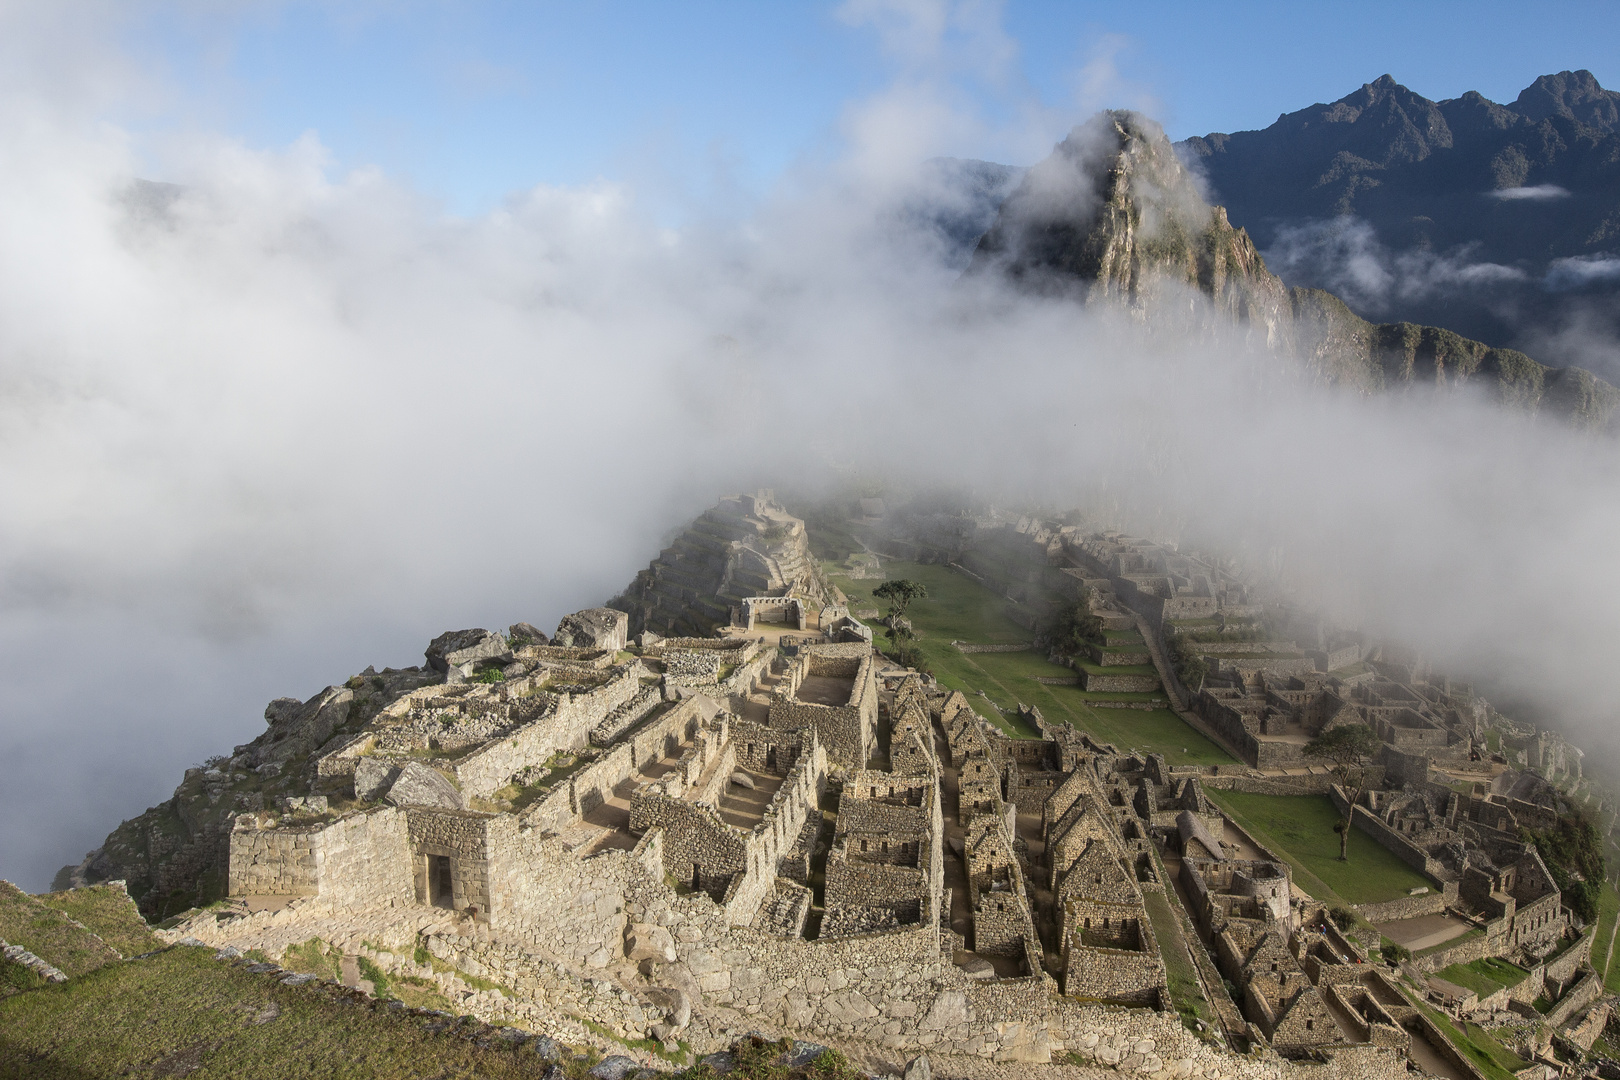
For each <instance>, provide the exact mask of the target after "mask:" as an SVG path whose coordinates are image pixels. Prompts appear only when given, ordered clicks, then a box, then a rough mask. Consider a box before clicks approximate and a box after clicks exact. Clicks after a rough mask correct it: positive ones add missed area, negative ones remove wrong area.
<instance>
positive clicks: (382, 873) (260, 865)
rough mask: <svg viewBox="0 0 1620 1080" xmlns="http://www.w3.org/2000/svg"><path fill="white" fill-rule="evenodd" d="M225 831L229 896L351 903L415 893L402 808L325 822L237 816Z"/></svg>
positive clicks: (395, 900)
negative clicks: (261, 822) (286, 824)
mask: <svg viewBox="0 0 1620 1080" xmlns="http://www.w3.org/2000/svg"><path fill="white" fill-rule="evenodd" d="M237 820H238V822H239V823H240V824H239V826H238V827H237V828H236V829H234V830H233V831H232V832H231V834H230V854H229V873H228V879H227V880H228V885H227V888H228V892H229V895H231V896H313V897H319V898H320V899H321V900H322V901H325V902H331V903H338V904H345V903H353V904H356V905H372V904H379V905H382V906H389V905H393V904H403V903H409V902H410V901H411V899H412V897H413V889H412V883H411V864H410V851H409V848H408V846H407V842H406V820H405V812H404V811H401V810H397V809H394V808H393V807H387V808H384V809H380V810H373V811H371V812H369V813H363V814H350V815H348V816H346V817H342V818H339V819H338V820H337V821H333V822H330V823H327V824H323V825H314V826H305V827H296V828H282V829H256V828H252V827H250V826H249V825H248V824H247V823H248V822H249V821H250V820H251V819H250V818H246V817H243V818H238V819H237Z"/></svg>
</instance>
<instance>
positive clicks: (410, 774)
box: [385, 761, 461, 810]
mask: <svg viewBox="0 0 1620 1080" xmlns="http://www.w3.org/2000/svg"><path fill="white" fill-rule="evenodd" d="M385 798H387V800H388V801H389V802H391V803H393V804H394V805H395V806H427V807H436V808H438V809H440V810H460V809H461V792H459V791H457V790H456V785H454V784H452V783H451V782H450V780H449V778H448V777H446V776H445V775H444V773H442V772H440V771H439V770H438V769H435V768H433V767H432V766H431V765H426V764H423V763H422V762H420V761H407V762H406V763H405V764H404V765H403V766H402V767H401V768H400V770H399V776H398V778H397V779H395V780H394V783H393V785H392V786H391V787H390V788H389V789H388V794H387V796H385Z"/></svg>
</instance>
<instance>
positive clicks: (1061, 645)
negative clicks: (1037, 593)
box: [1045, 585, 1107, 655]
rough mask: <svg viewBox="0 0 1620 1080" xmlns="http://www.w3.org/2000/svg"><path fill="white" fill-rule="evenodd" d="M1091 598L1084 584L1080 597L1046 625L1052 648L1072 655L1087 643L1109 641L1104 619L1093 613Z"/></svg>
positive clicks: (1100, 643)
mask: <svg viewBox="0 0 1620 1080" xmlns="http://www.w3.org/2000/svg"><path fill="white" fill-rule="evenodd" d="M1090 600H1091V590H1090V589H1087V588H1086V587H1085V586H1083V585H1082V586H1081V587H1080V598H1079V599H1078V600H1075V601H1073V602H1071V603H1069V604H1066V605H1065V606H1064V607H1063V608H1062V610H1060V611H1059V612H1058V615H1057V618H1055V619H1053V620H1052V622H1051V623H1050V624H1049V625H1048V626H1047V627H1046V631H1045V635H1046V638H1047V640H1048V641H1050V642H1051V644H1052V648H1054V649H1056V650H1057V651H1058V652H1060V653H1064V654H1066V655H1072V654H1074V653H1078V652H1081V651H1083V650H1084V649H1085V647H1086V646H1087V645H1103V644H1106V643H1107V637H1106V635H1104V634H1103V625H1102V620H1101V619H1100V618H1098V617H1097V616H1096V615H1093V614H1092V613H1091V603H1090Z"/></svg>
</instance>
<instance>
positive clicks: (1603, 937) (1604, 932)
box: [1592, 881, 1620, 993]
mask: <svg viewBox="0 0 1620 1080" xmlns="http://www.w3.org/2000/svg"><path fill="white" fill-rule="evenodd" d="M1617 915H1620V893H1616V892H1615V889H1614V883H1613V882H1612V881H1605V882H1604V883H1603V890H1602V891H1601V892H1599V893H1598V924H1597V935H1596V936H1595V937H1593V938H1592V967H1593V968H1595V969H1596V970H1597V973H1598V974H1599V975H1601V976H1603V985H1604V986H1605V987H1606V988H1607V989H1608V990H1609V992H1610V993H1615V992H1616V987H1620V964H1617V963H1615V962H1614V958H1613V957H1612V956H1611V955H1610V954H1611V950H1612V948H1613V941H1614V928H1615V921H1616V916H1617Z"/></svg>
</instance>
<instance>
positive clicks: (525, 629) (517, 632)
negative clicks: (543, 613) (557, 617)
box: [506, 622, 550, 645]
mask: <svg viewBox="0 0 1620 1080" xmlns="http://www.w3.org/2000/svg"><path fill="white" fill-rule="evenodd" d="M506 632H507V633H508V634H511V635H512V643H513V644H514V645H515V644H517V643H518V642H519V641H527V642H528V643H529V644H530V645H547V644H550V642H549V641H548V640H547V638H546V632H545V631H544V630H542V629H540V628H539V627H538V626H536V625H534V624H533V623H526V622H515V623H513V624H512V625H511V626H509V627H507V628H506Z"/></svg>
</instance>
